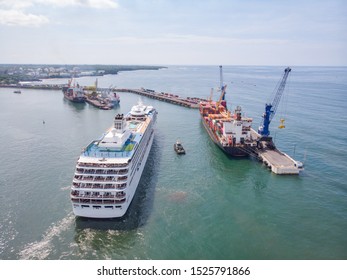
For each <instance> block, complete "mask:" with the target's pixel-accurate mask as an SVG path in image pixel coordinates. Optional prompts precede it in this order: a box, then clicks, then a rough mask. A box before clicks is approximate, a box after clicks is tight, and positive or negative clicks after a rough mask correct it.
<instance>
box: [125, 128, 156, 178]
mask: <svg viewBox="0 0 347 280" xmlns="http://www.w3.org/2000/svg"><path fill="white" fill-rule="evenodd" d="M153 133H154V131H153V130H152V131H151V133H150V134H149V136H148V135H147V136H146V139H143V141H144V143H146V144H144V145H142V148H141V151H139V152H138V153H137V160H136V162H134V163H133V166H132V172H131V175H130V177H131V178H133V174H134V172H135V171H136V170H137V168H135V167H137V162H138V161H140V162H142V160H143V157H144V155H145V153H146V149H148V145H149V142H150V140H151V137H152V134H153ZM145 141H146V142H145Z"/></svg>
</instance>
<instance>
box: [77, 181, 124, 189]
mask: <svg viewBox="0 0 347 280" xmlns="http://www.w3.org/2000/svg"><path fill="white" fill-rule="evenodd" d="M72 185H73V187H75V188H87V189H119V190H122V189H125V188H126V186H127V184H126V183H123V184H92V183H76V182H73V184H72Z"/></svg>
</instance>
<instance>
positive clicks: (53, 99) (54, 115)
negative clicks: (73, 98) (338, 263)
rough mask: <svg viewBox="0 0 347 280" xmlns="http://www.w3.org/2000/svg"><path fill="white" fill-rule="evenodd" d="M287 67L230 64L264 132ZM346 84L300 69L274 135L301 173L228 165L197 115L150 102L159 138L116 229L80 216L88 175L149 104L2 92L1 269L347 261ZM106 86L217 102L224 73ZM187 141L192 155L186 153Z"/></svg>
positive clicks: (235, 100)
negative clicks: (81, 188) (85, 158)
mask: <svg viewBox="0 0 347 280" xmlns="http://www.w3.org/2000/svg"><path fill="white" fill-rule="evenodd" d="M284 68H285V67H237V66H225V67H224V81H225V83H226V84H227V85H228V87H227V102H228V106H229V107H231V108H234V107H235V106H237V105H240V106H241V107H242V109H243V112H244V114H245V115H246V116H248V117H253V128H255V129H257V127H258V125H259V124H260V120H261V115H262V113H263V111H264V105H265V102H267V101H268V99H269V98H270V96H271V93H273V90H274V88H275V86H276V84H277V82H278V80H279V79H280V78H281V76H282V73H283V70H284ZM346 77H347V68H344V67H340V68H337V67H335V68H334V67H292V73H291V76H290V80H289V81H288V85H287V88H286V93H285V96H283V99H282V100H281V107H280V108H279V109H278V112H277V114H276V117H275V118H274V120H273V122H272V124H271V127H270V130H271V134H272V135H273V137H274V139H275V142H276V144H277V146H278V147H279V148H280V149H281V150H283V151H284V152H286V153H288V154H289V155H291V156H293V157H294V158H295V159H297V160H300V161H303V162H304V164H305V170H304V171H303V173H302V174H300V175H299V176H278V175H275V174H273V173H271V172H270V171H269V170H268V169H267V168H266V167H265V166H264V165H262V164H261V163H259V162H257V161H256V160H253V159H231V158H229V157H228V156H226V155H225V154H224V153H223V152H222V151H221V150H220V149H219V148H218V147H217V146H216V145H215V144H214V143H213V142H212V141H211V139H209V136H208V134H207V133H206V131H205V130H204V127H203V126H202V124H201V123H200V118H199V114H198V110H195V109H188V108H184V107H179V106H176V105H172V104H169V103H164V102H160V101H157V100H152V99H148V98H145V97H142V101H143V102H144V103H145V104H148V105H152V106H154V107H155V108H156V109H157V111H158V112H159V114H158V121H157V125H156V132H155V133H156V134H155V140H154V142H153V146H152V150H151V152H150V154H149V158H148V161H147V164H146V167H145V169H144V172H143V175H142V179H141V181H140V183H139V186H138V190H137V193H136V196H135V198H134V200H133V202H132V204H131V206H130V208H129V211H128V213H127V215H126V216H125V217H124V218H121V219H110V220H92V219H81V218H76V217H75V216H74V215H73V213H72V207H71V203H70V200H69V193H70V186H71V184H72V178H73V174H74V169H75V164H76V160H77V159H78V156H79V154H80V152H81V150H82V149H83V148H84V147H85V146H87V145H88V144H89V143H90V142H91V141H92V140H93V139H95V138H98V137H99V136H101V134H102V133H103V132H104V131H105V130H106V129H108V128H109V127H110V125H111V124H112V120H113V118H114V115H115V114H117V113H126V112H128V111H129V110H130V108H131V106H132V105H134V104H136V103H137V101H138V99H139V96H137V95H135V94H131V93H120V98H121V101H120V105H119V106H118V107H117V108H115V109H113V110H111V111H103V110H99V109H96V108H94V107H91V106H90V105H88V104H73V103H71V102H69V101H67V100H64V98H63V94H62V92H60V91H45V90H30V89H23V90H22V94H14V93H13V89H8V88H0V127H1V134H0V144H1V149H0V158H1V167H0V221H1V223H0V259H3V260H5V259H53V260H57V259H69V260H71V259H125V260H134V259H141V260H142V259H154V260H158V259H164V260H166V259H168V260H169V259H227V260H229V259H246V260H248V259H255V260H258V259H270V260H272V259H299V260H301V259H344V260H345V259H347V235H346V232H347V203H346V201H347V183H346V182H347V175H346V174H347V167H346V159H347V153H346V149H347V129H346V123H347V117H346V106H347V78H346ZM78 81H79V83H80V84H82V85H91V84H93V82H94V78H92V77H84V78H80V79H78ZM98 81H99V85H100V86H103V87H108V86H110V85H111V84H112V85H116V86H117V87H120V88H122V87H129V88H140V87H144V88H149V89H154V90H156V91H159V92H160V91H164V92H170V93H174V94H178V95H181V96H190V97H203V98H206V97H208V96H209V94H210V88H211V87H217V86H218V85H219V70H218V67H217V66H216V67H213V66H199V67H198V66H169V67H168V68H167V69H161V70H158V71H142V70H141V71H131V72H121V73H119V74H118V75H108V76H104V77H99V78H98ZM45 82H47V83H64V82H66V81H65V80H47V81H45ZM218 97H219V93H218V92H215V95H214V99H217V98H218ZM270 99H271V98H270ZM280 117H285V119H286V128H285V129H283V130H279V129H277V126H278V124H279V118H280ZM177 139H180V140H181V142H182V144H183V146H184V148H185V150H186V155H183V156H179V155H177V154H176V153H175V151H174V149H173V144H174V143H175V141H176V140H177Z"/></svg>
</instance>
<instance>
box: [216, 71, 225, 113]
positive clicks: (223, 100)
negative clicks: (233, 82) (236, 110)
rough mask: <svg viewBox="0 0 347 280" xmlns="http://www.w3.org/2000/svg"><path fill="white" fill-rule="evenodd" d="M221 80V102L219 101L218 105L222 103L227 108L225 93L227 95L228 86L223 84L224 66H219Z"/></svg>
mask: <svg viewBox="0 0 347 280" xmlns="http://www.w3.org/2000/svg"><path fill="white" fill-rule="evenodd" d="M219 78H220V91H221V94H220V97H219V100H218V101H217V104H218V106H219V104H221V103H222V105H223V106H224V107H225V108H226V101H225V93H226V88H227V85H224V84H223V67H222V65H220V66H219Z"/></svg>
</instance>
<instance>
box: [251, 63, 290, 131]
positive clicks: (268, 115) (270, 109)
mask: <svg viewBox="0 0 347 280" xmlns="http://www.w3.org/2000/svg"><path fill="white" fill-rule="evenodd" d="M291 70H292V69H290V68H289V67H287V68H286V69H284V74H283V77H282V80H281V82H280V84H279V86H278V88H277V91H276V94H275V98H274V100H273V101H272V103H271V104H268V103H266V104H265V113H264V114H263V123H262V124H261V125H260V126H259V129H258V133H259V134H260V135H261V136H269V135H270V130H269V125H270V123H271V120H272V118H273V117H274V115H275V114H276V110H277V107H278V104H279V103H280V100H281V97H282V93H283V91H284V88H285V86H286V82H287V78H288V75H289V73H290V71H291ZM283 121H284V120H282V126H281V127H282V128H283V127H284V125H283Z"/></svg>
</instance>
